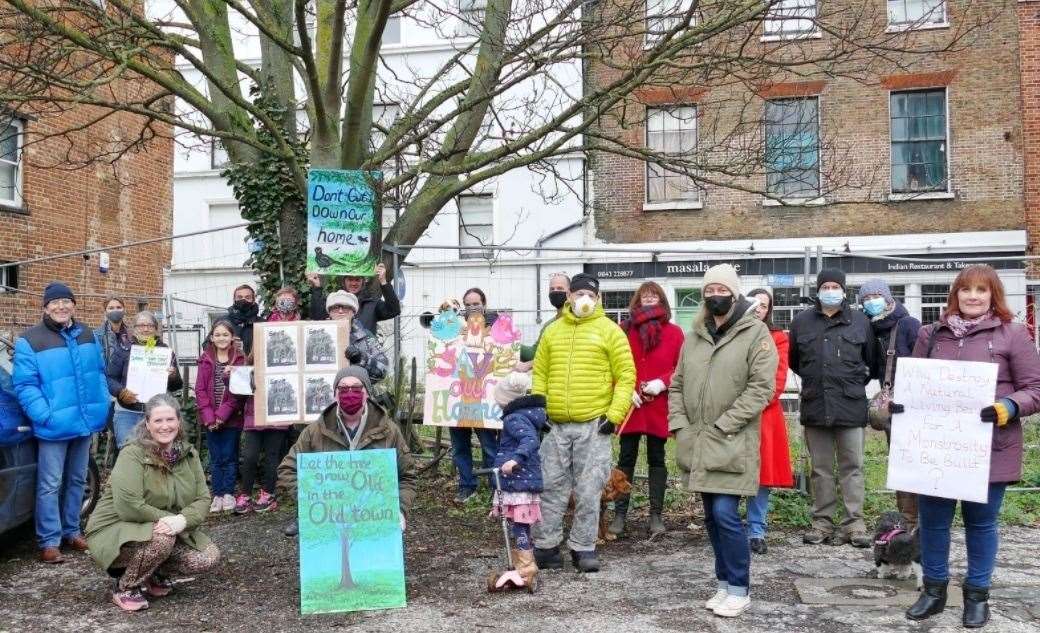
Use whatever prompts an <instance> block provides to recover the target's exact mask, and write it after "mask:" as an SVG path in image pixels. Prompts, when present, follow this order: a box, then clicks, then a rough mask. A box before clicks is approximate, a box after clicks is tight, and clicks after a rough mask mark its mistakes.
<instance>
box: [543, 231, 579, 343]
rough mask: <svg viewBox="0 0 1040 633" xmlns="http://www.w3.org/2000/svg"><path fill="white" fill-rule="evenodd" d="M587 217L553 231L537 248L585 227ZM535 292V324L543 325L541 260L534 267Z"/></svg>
mask: <svg viewBox="0 0 1040 633" xmlns="http://www.w3.org/2000/svg"><path fill="white" fill-rule="evenodd" d="M587 217H588V216H585V215H583V216H582V217H581V219H580V220H578V221H577V222H572V223H570V224H568V225H567V226H565V227H563V228H562V229H557V230H556V231H553V232H552V233H550V234H548V235H546V236H544V237H541V238H539V239H538V241H537V242H535V243H534V245H535V247H537V248H541V246H542V245H543V244H545V243H546V242H548V241H549V240H551V239H552V238H554V237H557V236H559V235H562V234H564V233H566V232H567V231H570V230H572V229H576V228H578V227H581V226H585V220H586V218H587ZM534 290H535V304H534V308H535V317H534V318H535V323H538V324H541V322H542V264H541V259H539V260H538V263H536V264H535V265H534Z"/></svg>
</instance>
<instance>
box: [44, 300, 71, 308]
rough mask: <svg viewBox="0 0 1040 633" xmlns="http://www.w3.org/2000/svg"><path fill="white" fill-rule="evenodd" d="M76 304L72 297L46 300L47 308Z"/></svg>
mask: <svg viewBox="0 0 1040 633" xmlns="http://www.w3.org/2000/svg"><path fill="white" fill-rule="evenodd" d="M74 305H76V302H75V301H73V300H72V299H51V300H50V301H48V302H47V307H48V308H68V307H70V306H74Z"/></svg>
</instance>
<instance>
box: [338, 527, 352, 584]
mask: <svg viewBox="0 0 1040 633" xmlns="http://www.w3.org/2000/svg"><path fill="white" fill-rule="evenodd" d="M339 545H340V576H339V586H340V587H342V588H343V589H353V588H354V576H353V575H352V574H351V573H350V530H349V529H348V528H343V530H342V531H341V532H340V533H339Z"/></svg>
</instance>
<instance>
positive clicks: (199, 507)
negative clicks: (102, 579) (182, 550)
mask: <svg viewBox="0 0 1040 633" xmlns="http://www.w3.org/2000/svg"><path fill="white" fill-rule="evenodd" d="M181 446H182V450H183V453H182V455H181V458H180V459H179V460H177V462H176V463H174V464H173V466H170V465H169V464H167V463H166V460H165V459H163V458H162V457H160V456H159V455H157V454H155V453H154V452H152V451H150V450H148V449H146V448H145V447H144V446H141V445H140V444H139V443H137V442H131V443H129V444H127V445H126V446H125V447H123V449H122V450H120V451H119V457H118V458H116V465H115V467H113V469H112V474H111V475H109V478H108V482H107V483H106V484H105V490H104V492H102V493H101V500H100V501H98V504H97V507H96V508H94V512H93V513H91V515H90V520H88V521H87V530H86V537H87V544H88V545H90V555H91V556H92V557H93V558H94V560H96V561H97V562H98V564H99V565H100V566H101V568H102V569H108V568H109V567H111V566H112V562H113V561H115V559H116V557H117V556H119V548H120V547H122V546H123V544H125V543H130V542H144V541H150V540H152V527H153V526H154V525H155V523H156V521H158V520H159V519H160V518H161V517H164V516H170V515H173V514H182V515H184V518H185V520H186V521H187V527H185V528H184V531H183V532H181V533H180V534H178V535H177V540H178V541H180V542H181V543H184V544H185V545H187V546H188V547H191V548H192V549H195V550H200V551H201V550H204V549H206V548H207V547H208V546H209V545H210V539H209V537H208V536H206V534H205V533H203V531H202V529H201V528H202V523H203V521H205V519H206V515H207V514H208V512H209V503H210V497H209V488H207V487H206V473H205V472H203V470H202V463H201V462H200V461H199V454H198V453H197V452H196V451H195V448H194V447H193V446H191V445H189V444H182V445H181Z"/></svg>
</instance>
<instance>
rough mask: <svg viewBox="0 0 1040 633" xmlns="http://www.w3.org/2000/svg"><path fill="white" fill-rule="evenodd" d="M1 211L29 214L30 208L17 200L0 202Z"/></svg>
mask: <svg viewBox="0 0 1040 633" xmlns="http://www.w3.org/2000/svg"><path fill="white" fill-rule="evenodd" d="M0 211H2V212H6V213H17V214H18V215H29V209H28V208H27V207H26V206H25V205H24V204H18V203H15V202H0Z"/></svg>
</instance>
